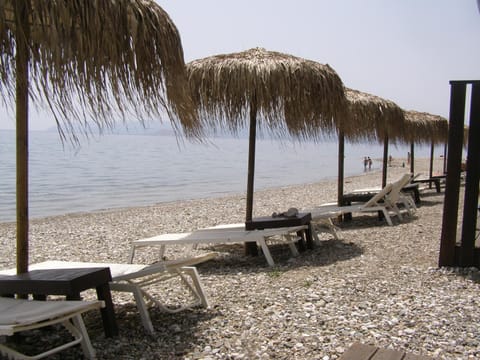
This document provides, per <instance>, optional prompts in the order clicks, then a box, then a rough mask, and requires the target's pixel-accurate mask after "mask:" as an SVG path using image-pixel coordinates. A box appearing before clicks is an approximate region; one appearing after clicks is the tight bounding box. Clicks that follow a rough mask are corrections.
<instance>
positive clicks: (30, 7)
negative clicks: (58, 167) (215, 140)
mask: <svg viewBox="0 0 480 360" xmlns="http://www.w3.org/2000/svg"><path fill="white" fill-rule="evenodd" d="M22 5H26V15H25V13H23V15H20V14H19V12H18V11H19V10H18V8H17V10H15V7H16V6H18V7H19V8H20V7H21V6H22ZM16 13H17V14H19V15H18V16H23V17H26V18H27V19H28V21H24V24H25V25H26V27H20V28H17V27H18V26H17V25H16V24H20V22H17V21H16V15H15V14H16ZM17 20H18V19H17ZM24 20H25V19H24ZM19 36H22V37H25V38H26V39H27V46H28V59H29V73H30V79H31V80H30V81H31V83H32V84H31V85H32V86H30V88H29V95H30V97H31V98H33V99H34V100H35V104H36V105H39V103H40V102H43V101H44V102H46V104H47V107H48V108H49V109H50V110H51V111H52V112H53V114H54V116H55V119H56V121H57V125H58V126H59V130H60V132H61V134H62V135H63V136H64V135H65V134H66V133H67V132H75V130H77V129H78V128H81V129H82V130H87V131H89V129H90V127H91V125H90V122H91V121H92V122H93V124H95V125H94V126H96V127H98V129H99V130H100V131H102V130H103V129H104V128H109V127H111V126H113V124H114V122H115V121H116V117H117V116H119V117H120V118H122V119H125V118H126V115H127V114H128V115H130V114H134V115H136V116H137V117H138V118H139V120H140V121H143V120H144V119H145V118H146V117H151V116H155V117H157V116H160V117H161V116H163V115H165V114H166V115H167V116H168V118H169V119H170V120H171V121H172V123H173V124H174V126H175V127H176V128H178V127H179V126H182V127H183V128H184V130H185V131H186V132H187V133H188V134H190V135H196V134H198V133H199V131H200V129H199V123H198V122H197V121H196V115H195V112H194V108H193V106H192V105H193V104H192V101H191V98H190V96H189V94H188V85H187V82H186V73H185V67H184V65H185V64H184V58H183V50H182V45H181V40H180V36H179V33H178V30H177V28H176V27H175V25H174V23H173V22H172V21H171V19H170V17H169V16H168V14H167V13H166V12H165V11H164V10H163V9H162V8H161V7H160V6H158V5H157V4H156V3H155V2H154V1H152V0H81V1H80V0H56V1H45V0H1V1H0V52H1V54H2V55H1V58H0V59H1V60H0V91H1V94H2V97H3V100H4V102H6V103H12V102H13V99H14V94H15V78H16V68H15V56H16V55H17V54H18V52H19V50H18V49H17V48H16V44H17V38H18V37H19ZM37 100H38V101H37Z"/></svg>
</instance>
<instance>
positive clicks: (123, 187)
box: [0, 130, 429, 222]
mask: <svg viewBox="0 0 480 360" xmlns="http://www.w3.org/2000/svg"><path fill="white" fill-rule="evenodd" d="M382 151H383V150H382V146H380V145H376V146H372V145H349V144H347V145H346V147H345V175H346V176H348V175H355V174H360V173H362V172H363V162H362V159H363V156H370V157H372V159H380V158H381V156H382ZM407 151H408V149H407V148H406V147H403V148H401V147H399V148H395V147H393V146H392V147H391V154H392V155H393V156H394V157H395V156H402V157H405V156H406V153H407ZM247 153H248V140H247V139H244V138H214V139H210V141H209V142H208V143H207V144H199V143H191V142H188V141H185V142H184V143H183V144H178V143H177V139H176V138H175V137H174V136H154V135H104V136H99V137H96V138H94V139H90V140H88V141H87V140H84V141H82V143H81V145H80V147H79V148H73V146H71V145H69V144H64V145H62V143H61V141H60V139H59V136H58V134H57V133H56V132H31V134H30V160H29V163H30V170H29V171H30V178H29V189H30V205H29V206H30V217H32V218H35V217H44V216H49V215H61V214H66V213H73V212H83V211H93V210H101V209H109V208H117V207H131V206H142V205H151V204H155V203H159V202H166V201H175V200H184V199H194V198H208V197H217V196H221V195H226V194H240V193H245V192H246V182H247ZM428 154H429V153H428V149H418V150H417V149H416V156H428ZM373 168H376V169H380V168H381V162H380V160H379V161H374V164H373ZM336 175H337V144H336V143H333V142H325V143H321V144H314V143H298V142H296V143H292V142H290V141H282V142H279V141H276V140H270V139H268V140H267V139H264V140H258V141H257V156H256V170H255V189H257V190H258V189H263V188H268V187H277V186H285V185H294V184H302V183H311V182H316V181H319V180H322V179H327V178H335V177H336ZM14 220H15V132H14V131H13V130H12V131H10V130H0V222H6V221H14Z"/></svg>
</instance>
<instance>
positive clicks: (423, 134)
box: [405, 110, 448, 144]
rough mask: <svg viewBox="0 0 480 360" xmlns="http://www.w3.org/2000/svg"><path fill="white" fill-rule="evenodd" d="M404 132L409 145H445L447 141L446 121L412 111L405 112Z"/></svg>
mask: <svg viewBox="0 0 480 360" xmlns="http://www.w3.org/2000/svg"><path fill="white" fill-rule="evenodd" d="M405 119H406V122H405V130H406V133H407V138H408V140H409V142H411V143H417V144H432V143H434V144H445V143H446V142H447V141H448V120H447V119H445V118H444V117H442V116H439V115H433V114H429V113H425V112H419V111H414V110H408V111H405Z"/></svg>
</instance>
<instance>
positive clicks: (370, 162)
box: [368, 156, 373, 170]
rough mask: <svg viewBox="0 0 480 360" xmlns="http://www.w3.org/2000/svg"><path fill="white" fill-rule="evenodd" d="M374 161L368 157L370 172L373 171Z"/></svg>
mask: <svg viewBox="0 0 480 360" xmlns="http://www.w3.org/2000/svg"><path fill="white" fill-rule="evenodd" d="M372 163H373V162H372V159H370V156H369V157H368V170H372Z"/></svg>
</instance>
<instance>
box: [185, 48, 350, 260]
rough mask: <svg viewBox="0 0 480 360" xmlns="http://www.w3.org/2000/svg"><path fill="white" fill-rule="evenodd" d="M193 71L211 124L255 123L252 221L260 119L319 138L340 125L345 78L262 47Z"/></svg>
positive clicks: (282, 132) (196, 64)
mask: <svg viewBox="0 0 480 360" xmlns="http://www.w3.org/2000/svg"><path fill="white" fill-rule="evenodd" d="M187 72H188V76H189V83H190V87H191V90H192V96H193V98H194V101H195V102H196V104H197V106H198V108H199V112H200V118H201V119H202V120H203V121H204V122H205V123H206V124H207V126H208V127H210V128H213V129H219V128H222V129H223V128H227V129H229V130H231V131H232V132H233V133H235V132H237V131H238V130H240V129H241V128H243V127H244V126H246V125H247V124H249V126H250V135H249V137H250V142H249V155H248V182H247V208H246V221H249V220H251V219H252V212H253V191H254V166H255V138H256V129H257V123H258V126H259V128H265V129H267V131H269V132H271V133H272V134H274V135H276V136H279V137H284V136H287V135H288V136H293V137H294V138H296V139H319V138H320V136H321V135H322V134H329V133H330V132H333V131H334V130H335V126H334V125H335V123H334V120H335V118H336V116H337V114H338V112H339V110H340V109H341V108H342V106H343V105H344V101H345V97H344V91H343V84H342V81H341V80H340V77H339V76H338V75H337V73H336V72H335V71H334V70H333V69H332V68H331V67H330V66H328V65H322V64H319V63H317V62H314V61H310V60H306V59H302V58H298V57H295V56H291V55H287V54H283V53H279V52H274V51H267V50H265V49H261V48H254V49H250V50H247V51H243V52H238V53H232V54H225V55H216V56H211V57H207V58H204V59H199V60H194V61H192V62H190V63H188V64H187ZM247 251H248V250H247Z"/></svg>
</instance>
